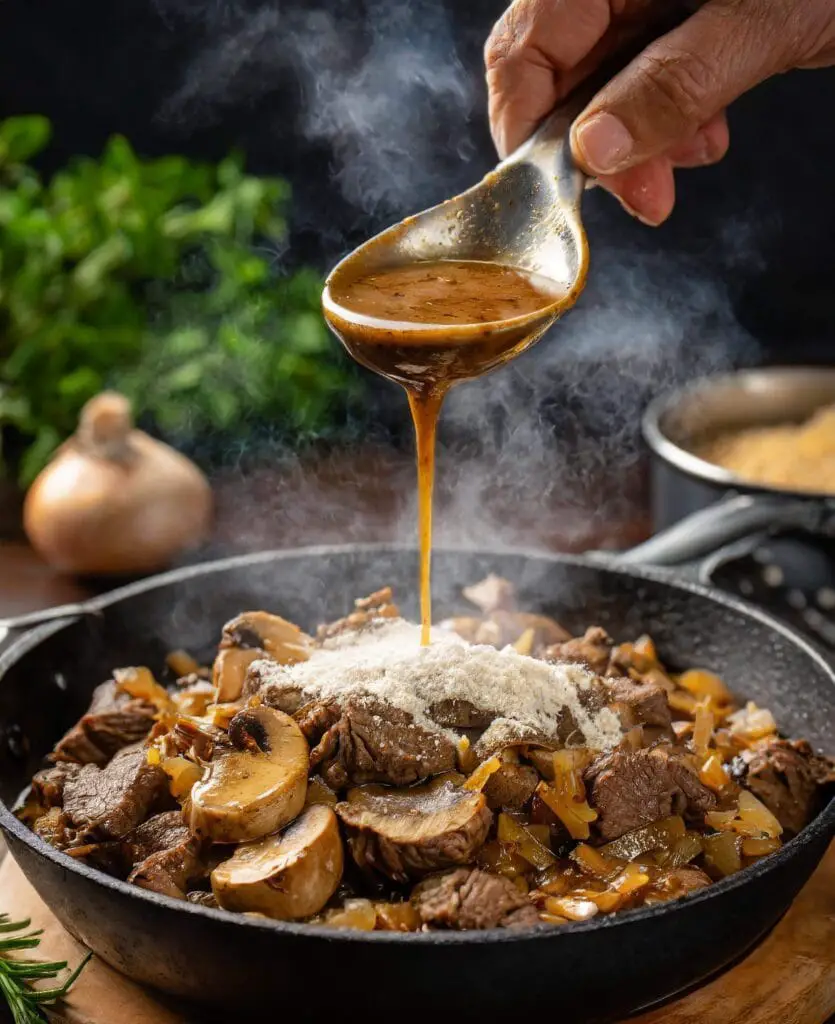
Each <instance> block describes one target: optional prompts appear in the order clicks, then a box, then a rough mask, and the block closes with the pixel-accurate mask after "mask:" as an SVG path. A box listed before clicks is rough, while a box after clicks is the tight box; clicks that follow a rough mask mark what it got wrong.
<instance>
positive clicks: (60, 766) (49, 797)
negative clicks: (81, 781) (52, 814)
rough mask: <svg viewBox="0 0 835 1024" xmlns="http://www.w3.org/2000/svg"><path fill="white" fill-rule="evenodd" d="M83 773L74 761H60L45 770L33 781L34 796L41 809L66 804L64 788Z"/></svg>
mask: <svg viewBox="0 0 835 1024" xmlns="http://www.w3.org/2000/svg"><path fill="white" fill-rule="evenodd" d="M80 771H81V765H80V764H77V763H76V762H74V761H59V762H58V763H57V764H55V765H53V766H52V767H51V768H44V770H43V771H41V772H38V773H37V775H35V777H34V778H33V779H32V796H34V798H35V799H36V800H37V801H38V803H39V804H40V806H41V807H60V806H61V805H62V804H63V803H64V786H65V785H66V784H67V782H68V781H69V780H70V779H74V778H75V776H76V775H78V773H79V772H80Z"/></svg>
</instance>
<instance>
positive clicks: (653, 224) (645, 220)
mask: <svg viewBox="0 0 835 1024" xmlns="http://www.w3.org/2000/svg"><path fill="white" fill-rule="evenodd" d="M615 199H617V201H618V202H619V203H620V205H621V206H622V207H623V208H624V210H626V212H627V213H628V214H629V216H630V217H634V218H635V220H639V221H640V222H641V223H642V224H645V225H646V226H647V227H648V228H657V227H660V226H661V224H662V223H663V222H662V221H661V220H653V219H652V218H651V217H648V216H647V215H646V214H644V213H639V212H638V211H637V210H636V209H635V207H634V206H630V205H629V203H627V201H626V200H625V199H624V198H623V196H618V195H616V196H615Z"/></svg>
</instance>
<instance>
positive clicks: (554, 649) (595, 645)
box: [543, 626, 614, 676]
mask: <svg viewBox="0 0 835 1024" xmlns="http://www.w3.org/2000/svg"><path fill="white" fill-rule="evenodd" d="M613 646H614V643H613V641H612V639H611V637H610V636H609V634H608V633H607V632H606V630H605V629H603V627H602V626H589V628H588V629H587V630H586V631H585V633H584V634H583V635H582V636H577V637H573V638H572V639H571V640H566V641H565V643H560V644H552V645H551V646H550V647H548V648H546V650H545V651H544V652H543V657H544V658H545V660H546V661H565V662H571V663H576V664H580V665H585V666H586V668H588V669H589V670H590V671H591V672H594V673H595V675H598V676H602V675H603V673H604V672H605V671H606V669H607V667H608V665H609V657H610V655H611V653H612V648H613Z"/></svg>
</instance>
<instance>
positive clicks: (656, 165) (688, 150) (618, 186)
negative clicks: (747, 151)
mask: <svg viewBox="0 0 835 1024" xmlns="http://www.w3.org/2000/svg"><path fill="white" fill-rule="evenodd" d="M728 144H729V136H728V123H727V120H726V119H725V115H724V113H722V114H718V115H717V116H716V117H714V118H712V119H711V120H710V121H709V122H708V123H707V124H706V125H704V126H703V127H702V128H700V129H699V131H697V132H696V134H695V135H693V136H692V137H691V138H689V139H686V140H685V141H684V142H681V143H679V144H678V145H677V146H674V147H672V148H671V149H670V150H669V151H668V152H667V153H665V154H663V155H662V156H657V157H653V158H651V159H650V160H647V161H646V162H645V163H643V164H639V165H638V166H637V167H632V168H630V169H628V170H626V171H621V172H620V173H618V174H612V175H603V176H601V177H600V178H598V179H597V183H598V184H599V185H601V186H602V187H603V188H605V189H606V190H607V191H608V192H611V193H612V195H614V196H615V197H616V198H617V199H618V200H619V201H620V204H621V206H623V207H624V209H625V210H627V211H628V212H629V213H631V214H632V216H633V217H637V218H638V220H640V221H642V222H643V223H644V224H649V225H652V226H657V225H658V224H662V223H663V222H664V221H665V220H666V219H667V218H668V217H669V216H670V214H671V213H672V209H673V205H674V203H675V181H674V178H673V169H674V168H677V167H705V166H707V165H709V164H714V163H717V162H718V161H719V160H721V159H722V157H723V156H724V155H725V153H727V151H728Z"/></svg>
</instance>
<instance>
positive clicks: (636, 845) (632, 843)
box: [600, 815, 686, 860]
mask: <svg viewBox="0 0 835 1024" xmlns="http://www.w3.org/2000/svg"><path fill="white" fill-rule="evenodd" d="M685 831H686V829H685V827H684V819H683V818H681V817H679V816H678V815H676V816H675V817H672V818H662V819H661V820H660V821H655V822H653V823H652V824H651V825H643V826H642V827H641V828H636V829H633V830H632V831H631V832H627V833H625V834H624V835H622V836H620V837H619V838H618V839H613V840H612V842H611V843H606V845H605V846H601V847H600V852H601V853H602V854H603V856H604V857H619V858H620V859H621V860H635V858H636V857H640V856H641V855H642V854H644V853H647V852H648V851H649V850H658V849H669V848H670V847H671V846H672V845H673V844H674V843H675V842H676V841H677V840H679V839H681V838H682V836H684V834H685Z"/></svg>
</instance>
